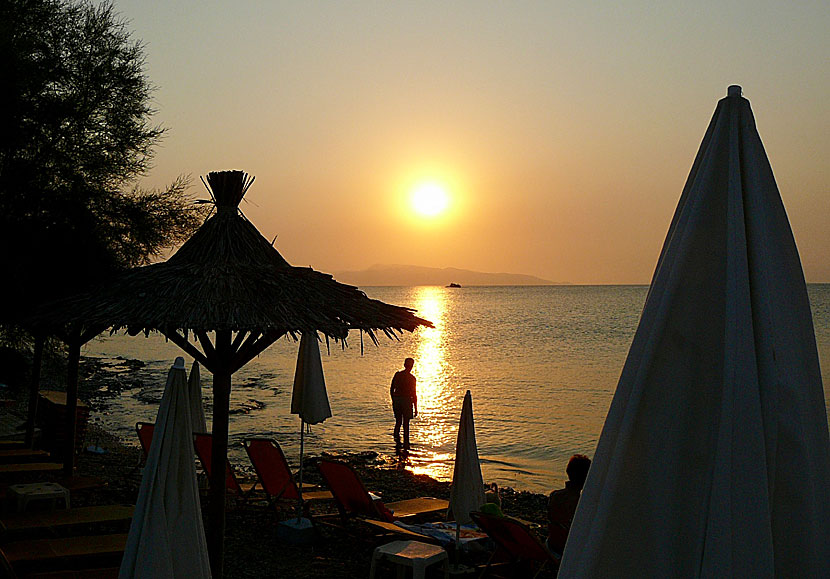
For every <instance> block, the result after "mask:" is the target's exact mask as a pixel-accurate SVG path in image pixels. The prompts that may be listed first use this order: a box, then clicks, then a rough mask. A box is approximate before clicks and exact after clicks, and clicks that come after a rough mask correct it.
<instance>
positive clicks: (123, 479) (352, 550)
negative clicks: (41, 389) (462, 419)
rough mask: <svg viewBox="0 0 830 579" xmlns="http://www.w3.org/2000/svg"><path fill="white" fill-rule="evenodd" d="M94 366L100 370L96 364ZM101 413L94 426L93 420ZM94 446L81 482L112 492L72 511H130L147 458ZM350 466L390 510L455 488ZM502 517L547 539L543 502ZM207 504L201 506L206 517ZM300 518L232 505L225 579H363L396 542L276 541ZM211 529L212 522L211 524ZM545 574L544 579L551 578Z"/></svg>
mask: <svg viewBox="0 0 830 579" xmlns="http://www.w3.org/2000/svg"><path fill="white" fill-rule="evenodd" d="M92 365H93V366H94V362H92ZM91 370H92V368H91V367H90V366H87V371H86V372H84V373H85V374H86V375H87V376H88V378H87V379H86V380H85V381H84V382H83V387H82V393H81V398H82V399H88V397H89V396H90V394H91V393H92V392H94V391H95V390H97V388H98V387H100V385H99V384H97V383H96V382H97V381H96V379H95V378H94V376H95V374H96V373H95V372H94V371H91ZM9 394H14V395H15V399H16V404H14V405H13V406H11V407H10V408H9V409H8V411H9V412H14V413H15V414H17V415H18V416H19V417H21V420H22V417H23V416H24V415H25V399H26V398H25V389H23V388H20V389H15V391H14V392H10V393H9ZM94 415H95V409H94V408H93V413H92V416H91V418H92V419H94ZM90 444H95V445H97V446H99V447H101V448H102V449H104V451H105V452H104V453H103V454H96V453H92V452H83V453H82V454H81V456H80V457H79V459H78V463H77V464H78V472H79V474H81V475H89V476H96V477H100V478H102V479H104V480H105V481H106V485H105V486H104V487H102V488H99V489H96V490H90V491H82V492H78V493H77V494H76V495H73V497H72V505H73V507H74V506H85V505H92V504H112V503H129V504H135V501H136V497H137V495H138V489H139V485H140V482H141V473H140V470H139V469H138V468H137V465H138V464H139V462H140V458H141V457H140V455H141V451H140V450H139V448H137V447H136V446H133V445H131V444H125V443H124V441H121V440H119V439H118V438H116V437H115V436H113V435H112V434H110V433H109V432H106V431H105V430H103V429H101V428H100V427H98V426H96V425H95V423H94V420H91V421H90V426H89V429H88V432H87V440H86V443H85V444H84V448H86V446H88V445H90ZM336 458H338V459H340V460H346V461H347V462H349V463H350V464H351V465H352V466H353V467H354V468H355V469H356V470H357V472H358V474H359V475H360V477H361V478H362V480H363V482H364V484H365V486H366V487H367V489H368V490H370V491H372V492H375V493H377V494H379V495H381V496H382V497H383V499H384V501H386V502H390V501H396V500H401V499H406V498H412V497H416V496H433V497H438V498H443V499H448V498H449V483H447V482H441V481H437V480H435V479H433V478H431V477H429V476H426V475H414V474H413V473H411V472H410V471H407V470H405V469H403V468H400V467H398V466H396V462H395V461H394V459H393V458H391V457H385V456H383V455H380V454H378V453H360V454H343V455H337V456H336ZM318 460H319V457H309V459H308V460H307V462H306V465H307V468H306V470H305V472H304V480H306V481H310V482H316V483H319V482H321V479H320V476H319V474H318V472H317V469H316V464H317V461H318ZM235 466H236V467H237V468H238V469H239V470H240V471H241V473H242V474H243V475H248V476H251V477H253V471H252V468H251V467H250V465H245V464H238V465H237V464H235ZM501 500H502V508H503V511H504V512H505V513H506V514H508V515H512V516H516V517H519V518H522V519H524V520H526V521H529V522H532V523H538V524H539V525H540V530H541V532H544V528H545V527H544V524H545V505H546V497H545V496H544V495H541V494H534V493H529V492H517V491H514V490H513V489H509V488H503V489H501ZM205 504H206V500H205V499H203V510H204V506H205ZM335 512H336V510H335V509H334V507H333V505H322V506H320V507H315V508H314V509H313V510H312V515H325V514H334V513H335ZM294 514H295V511H294V507H293V505H291V504H289V505H286V506H285V507H284V508H283V509H281V510H280V509H276V508H274V507H269V506H268V505H267V504H266V502H265V501H263V500H257V499H256V498H254V499H252V500H250V501H248V502H244V503H240V502H237V501H236V500H231V501H230V502H229V509H228V511H227V527H226V539H225V566H226V567H225V569H226V576H227V577H232V578H233V577H241V578H249V577H250V578H254V577H285V578H303V579H306V578H311V577H327V578H347V577H349V578H351V577H363V576H366V575H367V574H368V572H369V564H370V561H371V555H372V551H373V549H374V548H375V547H376V546H377V545H379V544H382V543H384V542H387V541H389V540H394V538H388V537H387V538H380V539H379V538H377V537H375V536H373V535H372V534H371V533H369V532H368V529H365V528H364V527H363V526H362V525H360V524H354V525H349V526H348V527H347V528H346V529H345V530H343V529H338V528H334V527H332V526H328V525H318V529H319V535H318V540H317V541H316V542H315V543H314V544H313V545H310V546H300V547H298V546H295V545H287V544H285V543H282V542H281V541H280V540H279V539H278V537H277V523H278V522H279V521H280V520H285V519H288V518H290V517H291V516H293V515H294ZM205 524H206V525H207V520H205ZM126 530H127V529H126V528H125V527H124V526H123V525H122V526H121V527H112V528H111V529H108V528H101V527H98V528H96V529H94V530H90V532H97V533H102V532H107V531H111V532H126ZM469 562H470V563H480V564H483V563H485V562H486V555H485V554H483V553H482V554H479V555H478V556H474V557H473V558H472V559H471V560H470V561H469ZM551 576H553V573H549V574H545V573H543V574H542V575H540V577H551Z"/></svg>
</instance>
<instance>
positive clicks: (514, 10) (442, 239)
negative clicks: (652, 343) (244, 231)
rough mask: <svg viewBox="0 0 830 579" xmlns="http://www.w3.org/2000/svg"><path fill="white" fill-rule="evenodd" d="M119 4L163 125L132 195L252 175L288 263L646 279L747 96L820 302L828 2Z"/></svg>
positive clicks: (255, 198) (829, 274)
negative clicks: (423, 202)
mask: <svg viewBox="0 0 830 579" xmlns="http://www.w3.org/2000/svg"><path fill="white" fill-rule="evenodd" d="M114 4H115V7H116V9H117V10H118V11H119V12H120V14H121V15H122V16H123V17H124V18H126V19H127V20H129V22H130V23H129V29H130V30H131V31H132V32H133V34H134V36H135V38H137V39H141V40H143V41H144V43H145V44H146V55H147V68H146V70H147V74H148V76H149V78H150V79H151V81H152V82H153V83H154V84H155V85H157V86H158V87H159V88H158V91H157V92H156V94H155V105H156V107H157V109H158V113H157V115H156V117H155V119H156V120H157V121H158V122H160V123H162V124H164V125H165V126H167V127H169V129H170V131H169V133H168V135H167V137H166V139H165V140H164V142H163V144H162V146H161V147H160V148H159V149H158V150H157V153H156V159H155V166H154V168H153V170H152V171H151V172H150V174H149V175H148V176H147V177H146V178H145V179H144V180H143V182H142V185H143V186H148V187H161V186H163V185H165V184H167V183H170V182H171V181H172V180H173V179H174V178H175V177H176V176H177V175H179V174H190V175H192V176H193V177H194V185H193V192H194V193H195V194H197V195H198V196H199V197H205V196H206V192H205V191H204V189H203V188H202V185H201V183H199V181H198V175H203V174H205V173H206V172H208V171H213V170H225V169H243V170H245V171H247V172H249V173H251V174H252V175H255V176H256V182H255V183H254V185H253V187H252V188H251V190H250V191H249V193H248V195H247V201H248V202H247V203H245V202H243V205H242V210H243V211H244V212H245V214H246V215H247V216H248V218H249V219H251V221H253V222H254V224H255V225H256V226H257V227H258V228H259V230H260V231H261V232H262V233H263V235H265V237H267V238H268V239H269V240H270V239H272V238H274V237H275V236H276V237H277V241H276V246H277V248H278V249H279V250H280V252H281V253H282V254H283V255H284V256H285V257H286V259H288V261H289V262H291V263H293V264H295V265H311V266H312V267H314V268H315V269H318V270H322V271H329V272H332V271H339V270H356V269H364V268H366V267H369V266H371V265H373V264H376V263H396V264H411V265H422V266H430V267H459V268H466V269H474V270H480V271H491V272H510V273H526V274H531V275H536V276H540V277H543V278H546V279H550V280H555V281H564V282H571V283H648V282H649V281H650V278H651V274H652V272H653V270H654V266H655V262H656V259H657V256H658V253H659V251H660V247H661V244H662V242H663V238H664V237H665V234H666V231H667V228H668V225H669V222H670V220H671V216H672V213H673V211H674V208H675V205H676V204H677V201H678V198H679V196H680V192H681V189H682V187H683V184H684V182H685V180H686V177H687V175H688V172H689V169H690V167H691V164H692V161H693V159H694V155H695V153H696V151H697V148H698V146H699V145H700V141H701V139H702V138H703V134H704V132H705V130H706V127H707V125H708V123H709V120H710V118H711V116H712V113H713V111H714V109H715V106H716V103H717V101H718V99H720V98H722V97H723V96H725V95H726V88H727V86H728V85H729V84H740V85H742V86H743V89H744V96H746V97H747V98H748V99H749V100H750V102H751V104H752V108H753V111H754V113H755V116H756V121H757V125H758V130H759V132H760V134H761V138H762V140H763V142H764V145H765V146H766V150H767V154H768V156H769V158H770V161H771V163H772V167H773V171H774V172H775V176H776V179H777V182H778V186H779V189H780V191H781V195H782V198H783V200H784V204H785V206H786V208H787V211H788V214H789V217H790V222H791V224H792V227H793V230H794V232H795V237H796V241H797V243H798V247H799V250H800V253H801V259H802V263H803V265H804V269H805V274H806V277H807V280H808V281H811V282H830V255H828V254H830V227H828V226H827V221H828V218H830V200H829V199H828V193H829V192H830V187H828V177H830V172H828V151H830V130H828V129H830V122H828V121H830V109H829V108H828V102H830V66H828V64H829V63H830V35H828V33H827V31H828V30H830V10H828V8H827V4H826V3H825V2H821V1H815V2H811V1H805V2H801V1H797V2H792V3H791V2H778V1H756V2H749V1H729V0H726V1H714V0H702V1H698V2H671V1H669V2H665V1H664V2H649V1H640V0H632V1H630V2H557V1H549V2H505V3H501V2H499V3H496V2H446V1H442V2H430V1H419V2H304V1H303V2H300V1H298V2H271V1H259V2H257V1H252V0H240V1H236V2H217V1H199V2H194V1H190V2H185V1H177V0H169V1H157V0H153V1H146V0H115V1H114ZM424 183H430V184H431V185H430V187H432V190H433V192H434V191H439V193H440V192H443V194H445V195H446V200H445V201H446V207H445V208H443V210H438V211H437V212H436V214H435V215H423V214H421V213H418V212H416V211H415V209H414V208H413V206H412V202H411V196H412V194H413V191H414V190H415V189H416V188H417V187H418V186H419V185H423V184H424ZM427 205H429V203H427ZM432 210H433V211H435V208H433V209H432ZM426 211H427V212H429V209H427V210H426Z"/></svg>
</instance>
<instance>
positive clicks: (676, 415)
mask: <svg viewBox="0 0 830 579" xmlns="http://www.w3.org/2000/svg"><path fill="white" fill-rule="evenodd" d="M828 481H830V442H828V431H827V414H826V411H825V404H824V394H823V390H822V383H821V374H820V371H819V362H818V355H817V350H816V342H815V335H814V332H813V324H812V318H811V314H810V304H809V302H808V299H807V291H806V286H805V282H804V275H803V273H802V269H801V263H800V260H799V257H798V251H797V249H796V245H795V241H794V239H793V235H792V231H791V230H790V226H789V223H788V220H787V216H786V213H785V211H784V206H783V204H782V202H781V198H780V195H779V193H778V188H777V187H776V184H775V179H774V177H773V174H772V169H771V167H770V165H769V161H768V160H767V157H766V154H765V152H764V148H763V145H762V144H761V139H760V137H759V136H758V132H757V130H756V128H755V121H754V118H753V115H752V111H751V109H750V106H749V102H748V101H747V100H746V99H744V98H743V97H742V96H741V90H740V87H730V88H729V92H728V96H727V97H726V98H724V99H722V100H721V101H720V102H719V103H718V106H717V109H716V110H715V114H714V117H713V118H712V122H711V124H710V125H709V129H708V130H707V132H706V135H705V137H704V139H703V143H702V144H701V146H700V150H699V152H698V154H697V158H696V159H695V162H694V164H693V166H692V170H691V174H690V175H689V179H688V181H687V182H686V186H685V188H684V190H683V193H682V195H681V198H680V202H679V204H678V207H677V210H676V212H675V215H674V218H673V220H672V223H671V226H670V229H669V233H668V236H667V237H666V241H665V244H664V246H663V250H662V252H661V255H660V259H659V261H658V264H657V269H656V271H655V273H654V278H653V280H652V282H651V288H650V290H649V293H648V297H647V299H646V303H645V307H644V310H643V314H642V317H641V320H640V325H639V327H638V328H637V332H636V334H635V336H634V341H633V343H632V345H631V349H630V351H629V354H628V359H627V360H626V362H625V366H624V368H623V371H622V375H621V377H620V381H619V384H618V386H617V391H616V394H615V395H614V399H613V401H612V403H611V407H610V409H609V412H608V417H607V418H606V421H605V426H604V428H603V431H602V435H601V436H600V440H599V444H598V446H597V450H596V455H595V457H594V460H593V463H592V465H591V470H590V472H589V474H588V479H587V481H586V484H585V489H584V491H583V493H582V498H581V500H580V502H579V506H578V508H577V512H576V516H575V518H574V522H573V526H572V528H571V532H570V536H569V538H568V542H567V545H566V547H565V553H564V556H563V559H562V565H561V568H560V571H559V576H560V577H609V576H616V577H626V576H628V577H730V576H740V577H773V576H781V577H785V576H786V577H830V523H828V521H830V485H829V484H828Z"/></svg>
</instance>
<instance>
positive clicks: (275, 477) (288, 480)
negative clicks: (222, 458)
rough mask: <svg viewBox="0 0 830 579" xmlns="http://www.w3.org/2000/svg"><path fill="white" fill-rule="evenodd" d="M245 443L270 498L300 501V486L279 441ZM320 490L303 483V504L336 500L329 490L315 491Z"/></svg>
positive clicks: (261, 440) (264, 439)
mask: <svg viewBox="0 0 830 579" xmlns="http://www.w3.org/2000/svg"><path fill="white" fill-rule="evenodd" d="M242 444H243V445H244V446H245V451H246V452H247V453H248V458H250V459H251V464H253V465H254V470H256V474H257V478H258V479H259V482H260V484H261V485H262V488H263V490H264V491H265V492H266V494H267V495H268V498H269V499H271V500H272V501H275V500H279V499H286V500H288V499H290V500H295V501H296V500H297V499H299V498H300V489H298V488H297V483H296V482H294V477H293V476H292V475H291V469H290V468H289V466H288V461H287V460H286V459H285V454H284V453H283V451H282V448H280V445H279V444H277V441H276V440H273V439H271V438H246V439H245V440H243V441H242ZM316 488H317V487H315V486H314V485H307V484H305V483H303V492H302V499H303V503H306V502H308V501H315V500H318V501H319V500H326V499H331V498H332V494H331V493H330V492H329V491H321V490H315V489H316Z"/></svg>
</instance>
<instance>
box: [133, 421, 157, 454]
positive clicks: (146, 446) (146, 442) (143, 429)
mask: <svg viewBox="0 0 830 579" xmlns="http://www.w3.org/2000/svg"><path fill="white" fill-rule="evenodd" d="M155 428H156V425H155V424H153V423H152V422H136V423H135V432H136V434H138V441H139V442H140V443H141V450H142V452H144V460H147V455H148V454H150V445H152V444H153V432H154V431H155Z"/></svg>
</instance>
